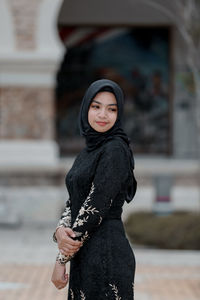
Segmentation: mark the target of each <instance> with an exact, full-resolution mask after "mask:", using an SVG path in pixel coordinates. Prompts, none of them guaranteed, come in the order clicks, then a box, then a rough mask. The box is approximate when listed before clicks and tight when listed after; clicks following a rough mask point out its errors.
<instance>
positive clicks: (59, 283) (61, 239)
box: [51, 227, 82, 289]
mask: <svg viewBox="0 0 200 300" xmlns="http://www.w3.org/2000/svg"><path fill="white" fill-rule="evenodd" d="M75 236H76V235H75V234H74V232H73V230H72V229H71V228H65V227H59V228H58V229H57V230H56V239H57V242H58V248H59V250H60V252H61V253H62V254H64V255H73V254H75V253H76V252H77V251H78V250H79V249H80V247H81V246H82V242H80V241H75V240H73V239H72V238H74V237H75ZM51 281H52V282H53V284H54V285H55V287H56V288H57V289H63V288H64V287H65V286H66V285H67V283H68V274H66V267H65V265H61V264H59V262H56V263H55V266H54V270H53V274H52V278H51Z"/></svg>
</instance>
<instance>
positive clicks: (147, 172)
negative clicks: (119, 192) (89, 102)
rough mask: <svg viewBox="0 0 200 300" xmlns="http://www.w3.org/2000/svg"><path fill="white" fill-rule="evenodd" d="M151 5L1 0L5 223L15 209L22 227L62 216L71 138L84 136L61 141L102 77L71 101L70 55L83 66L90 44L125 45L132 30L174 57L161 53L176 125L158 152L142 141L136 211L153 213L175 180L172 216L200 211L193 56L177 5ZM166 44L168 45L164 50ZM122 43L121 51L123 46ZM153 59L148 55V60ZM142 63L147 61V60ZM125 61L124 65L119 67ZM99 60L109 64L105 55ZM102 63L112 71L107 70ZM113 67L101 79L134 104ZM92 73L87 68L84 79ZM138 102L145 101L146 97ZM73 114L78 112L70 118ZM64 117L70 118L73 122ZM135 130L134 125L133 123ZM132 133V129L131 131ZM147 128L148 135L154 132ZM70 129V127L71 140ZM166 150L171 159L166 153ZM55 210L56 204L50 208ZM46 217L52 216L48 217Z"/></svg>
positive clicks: (0, 155) (0, 143) (0, 156)
mask: <svg viewBox="0 0 200 300" xmlns="http://www.w3.org/2000/svg"><path fill="white" fill-rule="evenodd" d="M151 3H152V2H151V1H134V0H132V1H128V0H127V1H113V0H112V1H111V0H110V1H109V2H108V1H107V2H106V1H98V2H94V1H91V0H85V1H80V0H78V1H71V0H70V1H69V0H68V1H61V0H54V1H51V0H42V1H38V0H34V1H31V2H27V1H26V0H17V1H14V0H1V1H0V12H1V18H0V39H1V47H0V181H1V187H0V197H1V202H0V203H1V207H2V209H1V210H2V214H1V216H2V217H1V218H3V215H4V213H5V211H6V209H8V208H9V207H11V208H12V209H11V210H12V211H13V216H14V217H15V218H14V217H13V218H14V219H15V220H16V219H17V218H18V215H21V219H23V220H24V221H26V222H27V221H29V220H36V219H37V220H40V221H42V220H45V221H48V220H49V221H51V220H54V219H55V216H56V215H57V213H58V211H59V207H60V206H62V205H63V203H64V200H65V198H66V196H65V190H64V184H63V182H64V180H63V176H64V174H65V172H66V171H67V169H68V168H69V166H70V165H71V163H72V161H73V158H72V159H70V158H69V157H68V155H67V154H70V155H71V154H73V153H74V151H75V152H76V149H79V148H77V141H76V139H73V137H74V136H75V135H76V133H74V132H72V133H70V132H68V134H72V138H71V137H70V139H67V138H64V140H63V139H62V137H63V135H64V137H66V136H67V128H69V127H70V126H69V124H68V123H67V121H66V120H69V117H71V118H72V119H74V116H75V115H76V114H77V110H76V106H73V105H71V104H70V103H73V101H76V100H74V99H75V98H73V97H76V98H77V97H78V98H80V96H81V95H82V94H81V93H83V90H84V89H85V88H86V86H87V84H88V82H89V81H92V78H93V77H94V73H90V74H89V75H87V76H88V77H87V76H86V77H85V78H87V81H86V82H83V84H82V85H81V88H80V93H77V94H76V95H75V93H74V90H72V91H73V95H75V96H73V97H72V96H70V95H71V94H70V90H68V91H67V92H66V91H64V92H63V89H62V86H63V85H62V84H60V82H62V80H65V72H68V70H69V69H68V57H70V55H71V57H73V59H75V61H77V60H76V58H77V59H78V58H80V57H82V55H83V52H81V54H80V53H77V52H76V51H77V49H78V50H80V49H82V48H81V47H83V50H84V49H85V48H86V46H88V45H89V46H90V47H91V42H94V41H95V42H96V41H97V42H98V45H102V44H101V43H102V41H109V43H110V38H111V37H112V38H113V36H115V38H121V39H122V41H123V42H124V40H125V37H127V31H128V32H129V33H130V31H131V33H130V34H129V36H131V34H133V33H135V34H136V31H137V36H138V37H139V38H138V40H140V42H142V44H143V45H146V44H145V41H146V40H147V37H149V35H152V36H153V37H154V39H155V40H156V41H157V42H156V43H155V44H151V47H152V48H154V49H157V48H156V47H158V44H159V43H163V45H166V48H162V49H165V50H163V51H166V53H163V54H165V57H166V68H167V67H168V71H167V73H166V74H167V75H166V76H167V79H166V83H167V96H166V99H167V101H168V104H167V105H168V106H167V113H166V115H167V119H166V120H167V121H166V122H168V123H166V122H165V128H167V129H166V130H167V131H166V132H167V134H165V131H163V133H162V132H161V134H160V136H161V137H162V134H163V139H160V140H157V141H155V143H152V145H154V144H155V145H157V146H156V147H157V148H155V147H153V146H152V147H151V148H150V150H149V148H148V147H146V148H145V145H147V144H148V139H147V138H146V140H145V139H144V138H143V139H141V134H140V135H139V136H138V141H139V142H138V144H137V149H136V150H137V151H136V155H135V156H136V168H137V171H136V175H137V177H138V181H139V190H138V195H137V198H136V201H135V209H152V207H153V205H154V200H155V198H156V192H158V188H157V185H159V184H158V178H163V180H164V182H169V177H170V178H172V179H173V180H172V184H170V187H171V188H169V189H168V190H167V191H166V192H163V193H166V194H167V197H170V199H171V202H170V205H171V207H172V209H192V210H196V209H198V210H199V199H200V195H199V188H198V185H199V182H198V180H199V179H198V178H199V166H198V160H197V157H198V149H197V143H196V141H197V135H198V134H199V133H198V132H197V130H196V126H195V118H194V111H195V106H194V93H193V90H192V89H193V88H192V83H191V74H190V72H189V71H188V68H187V65H186V63H185V57H186V56H187V55H188V49H187V47H186V45H185V43H184V40H183V38H182V36H181V34H180V33H179V32H178V30H177V28H176V27H175V24H174V21H173V19H171V18H170V17H169V15H168V14H166V13H165V11H166V9H167V10H169V11H170V10H173V3H166V1H163V0H159V1H155V3H156V5H152V4H151ZM166 5H167V6H166ZM161 8H162V9H161ZM102 32H103V34H102ZM166 32H167V34H166ZM72 33H73V34H72ZM120 34H121V35H120ZM141 36H142V38H141ZM164 36H166V38H164ZM61 40H62V41H61ZM158 40H159V41H161V42H159V43H158ZM114 42H115V43H118V45H119V41H118V40H117V39H116V40H115V41H114ZM164 43H165V44H164ZM110 45H111V44H109V47H110ZM112 45H115V44H112ZM84 47H85V48H84ZM144 47H146V46H144ZM92 49H93V48H92ZM95 49H96V50H95V51H96V52H95V53H96V54H95V55H96V56H95V55H94V52H86V54H88V53H89V54H92V55H93V57H98V56H97V54H98V51H99V50H98V49H100V50H101V51H102V48H97V47H96V48H95ZM109 49H110V48H109ZM119 49H122V47H119ZM127 49H128V50H129V51H130V48H126V49H125V50H126V51H127ZM131 49H132V48H131ZM159 49H160V48H159ZM166 49H167V50H166ZM81 51H82V50H81ZM87 51H88V49H87ZM101 51H99V52H100V53H101ZM131 51H133V50H131ZM155 51H157V50H155ZM161 52H162V51H161ZM118 53H119V51H118ZM128 53H131V52H128ZM123 55H124V54H123ZM145 55H146V56H147V53H145ZM124 57H125V56H124ZM152 57H153V56H152ZM126 58H127V56H126ZM137 58H138V59H139V56H138V57H137ZM120 59H121V56H119V61H120ZM140 59H141V58H140ZM69 61H70V59H69ZM71 61H72V60H71ZM100 61H101V64H102V63H103V60H102V56H101V58H100ZM84 62H86V61H84ZM92 63H93V64H95V63H96V61H95V63H94V61H93V62H91V61H90V66H93V65H92ZM104 63H105V65H106V61H104ZM128 63H129V61H128V60H126V64H128ZM131 63H132V62H130V64H131ZM83 64H85V63H83ZM115 64H116V61H114V62H113V65H115ZM113 65H112V70H110V69H109V68H108V67H109V66H107V65H106V69H105V68H104V69H103V70H102V69H101V70H100V67H99V66H96V65H95V67H96V68H97V69H98V72H99V70H100V71H101V72H100V73H99V74H98V76H108V78H109V76H110V79H115V78H118V80H119V81H120V80H122V81H120V82H122V85H124V86H123V87H125V89H127V91H131V93H132V95H133V92H134V91H135V90H133V86H132V85H130V86H129V85H128V84H127V81H124V77H125V76H124V77H123V78H122V79H121V77H120V78H119V74H117V76H118V77H116V74H113V73H112V72H111V71H113ZM63 66H64V67H63ZM70 67H71V68H73V65H72V64H71V65H70ZM147 67H148V68H150V67H149V66H147ZM66 68H67V69H66ZM120 68H121V69H122V67H120ZM166 68H165V70H166ZM121 69H120V70H121ZM66 70H67V71H66ZM155 70H156V69H155ZM86 71H87V70H85V69H84V72H86ZM136 71H138V70H135V69H132V70H131V74H132V75H131V76H133V78H132V80H133V81H132V82H134V80H135V81H136V77H137V76H138V73H137V72H136ZM78 72H80V70H78ZM109 72H110V73H109ZM56 74H57V79H56ZM70 74H73V73H69V74H68V75H67V76H66V85H67V84H68V85H69V89H70V81H69V79H70ZM84 74H86V73H84ZM87 74H88V73H87ZM145 75H146V73H145ZM95 76H97V73H95ZM98 76H97V78H98ZM134 76H135V77H134ZM156 76H157V77H156ZM156 76H155V77H154V81H155V82H158V81H159V80H160V78H159V76H158V73H157V75H156ZM82 77H83V76H82ZM59 79H60V81H59ZM64 86H65V81H64ZM74 89H76V86H75V88H74ZM140 95H141V94H140ZM70 97H71V98H70ZM135 99H136V98H135ZM138 99H141V96H140V98H138ZM79 100H80V99H79ZM70 101H71V102H70ZM77 103H78V102H77ZM127 103H129V106H128V105H127V111H128V113H129V120H132V115H131V114H130V111H131V109H130V107H131V105H130V102H128V100H127ZM163 103H164V102H163ZM68 104H69V105H68ZM70 105H71V106H70ZM145 105H147V106H145ZM145 105H143V107H147V108H148V104H146V102H145ZM73 107H74V110H73V109H72V110H71V108H73ZM138 107H139V108H140V100H138ZM139 108H138V109H139ZM147 110H148V109H147ZM69 111H70V112H71V114H70V115H69V114H68V112H69ZM133 111H134V110H133ZM139 111H140V110H139ZM144 111H145V108H144ZM63 112H66V117H65V114H63ZM67 114H68V115H67ZM135 116H136V115H135ZM145 116H146V115H145ZM147 117H148V116H147ZM148 118H149V117H148ZM135 119H136V117H135ZM145 120H146V119H145V117H144V118H143V119H139V120H138V122H139V124H141V123H142V122H145ZM162 120H163V119H162ZM162 120H161V121H162ZM129 123H130V124H132V122H131V121H130V122H129ZM162 124H163V123H160V122H158V123H155V124H154V129H153V130H154V132H155V129H156V126H157V128H159V129H160V128H161V126H162ZM166 124H167V125H166ZM136 125H137V124H136ZM130 126H131V125H127V128H130ZM144 127H145V128H147V127H148V128H149V126H144ZM62 128H64V131H63V133H62ZM135 128H136V126H135ZM140 131H141V129H140ZM133 132H134V134H135V132H138V130H137V128H136V129H135V131H133ZM143 134H144V133H143ZM148 134H149V133H148ZM70 140H71V143H70ZM152 140H153V139H151V141H152ZM140 141H141V142H140ZM166 141H167V142H166ZM72 142H73V143H72ZM162 143H163V145H164V146H163V149H165V150H162V149H161V148H159V146H160V145H162ZM149 144H150V142H149ZM65 145H67V147H65ZM78 145H80V143H79V144H78ZM81 145H82V144H81ZM141 145H142V146H141ZM133 146H134V145H133ZM78 147H79V146H78ZM155 149H158V150H156V151H155ZM166 149H167V150H166ZM63 155H64V156H65V158H63ZM166 184H167V183H166ZM48 202H49V203H51V205H50V206H49V205H48ZM33 203H35V204H33ZM30 207H32V209H31V210H30V209H29V208H30ZM46 209H47V210H48V214H44V211H45V210H46ZM125 211H126V208H125ZM55 212H57V213H55ZM44 215H45V216H44ZM11 219H12V218H11ZM14 219H13V220H14ZM18 219H19V218H18Z"/></svg>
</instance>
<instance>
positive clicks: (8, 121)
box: [0, 87, 55, 140]
mask: <svg viewBox="0 0 200 300" xmlns="http://www.w3.org/2000/svg"><path fill="white" fill-rule="evenodd" d="M0 99H1V100H0V111H1V112H0V124H1V130H0V138H2V139H45V140H51V139H54V135H55V133H54V121H55V111H54V99H53V89H52V88H42V87H1V88H0Z"/></svg>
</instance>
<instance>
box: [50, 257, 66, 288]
mask: <svg viewBox="0 0 200 300" xmlns="http://www.w3.org/2000/svg"><path fill="white" fill-rule="evenodd" d="M68 279H69V278H68V274H66V267H65V265H61V264H59V262H57V261H56V263H55V266H54V270H53V274H52V277H51V281H52V282H53V284H54V285H55V287H56V288H57V289H59V290H60V289H63V288H64V287H65V286H66V285H67V283H68Z"/></svg>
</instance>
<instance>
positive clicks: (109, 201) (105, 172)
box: [52, 79, 137, 300]
mask: <svg viewBox="0 0 200 300" xmlns="http://www.w3.org/2000/svg"><path fill="white" fill-rule="evenodd" d="M123 101H124V97H123V92H122V90H121V88H120V87H119V86H118V85H117V84H116V83H115V82H113V81H111V80H107V79H101V80H97V81H95V82H94V83H92V84H91V85H90V87H89V88H88V90H87V91H86V94H85V96H84V98H83V101H82V105H81V110H80V116H79V126H80V132H81V135H83V136H84V137H85V139H86V148H85V149H84V150H83V151H82V152H81V153H80V154H79V155H78V157H77V158H76V160H75V162H74V164H73V166H72V168H71V170H70V171H69V172H68V174H67V177H66V185H67V188H68V191H69V200H68V201H67V203H66V208H65V211H64V213H63V215H62V216H61V219H60V221H59V223H58V227H57V229H56V232H55V234H54V240H55V241H57V242H58V248H59V250H60V253H59V255H58V257H57V261H56V264H55V268H54V271H53V275H52V282H53V283H54V284H55V286H56V287H57V288H58V289H61V288H63V287H65V285H66V284H67V282H68V275H67V274H65V264H66V262H67V261H69V260H70V261H71V265H70V280H69V293H68V300H72V299H75V300H79V299H86V300H105V299H109V300H112V299H113V300H114V299H117V300H132V299H133V298H134V295H133V294H134V291H133V285H134V273H135V259H134V254H133V252H132V249H131V247H130V245H129V242H128V240H127V238H126V236H125V232H124V228H123V223H122V220H121V214H122V206H123V204H124V202H125V200H126V201H127V202H130V201H131V200H132V198H133V197H134V195H135V192H136V187H137V183H136V180H135V177H134V174H133V168H134V161H133V156H132V151H131V149H130V147H129V140H128V138H127V136H126V134H125V133H124V131H123V129H122V128H121V118H122V112H123Z"/></svg>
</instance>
